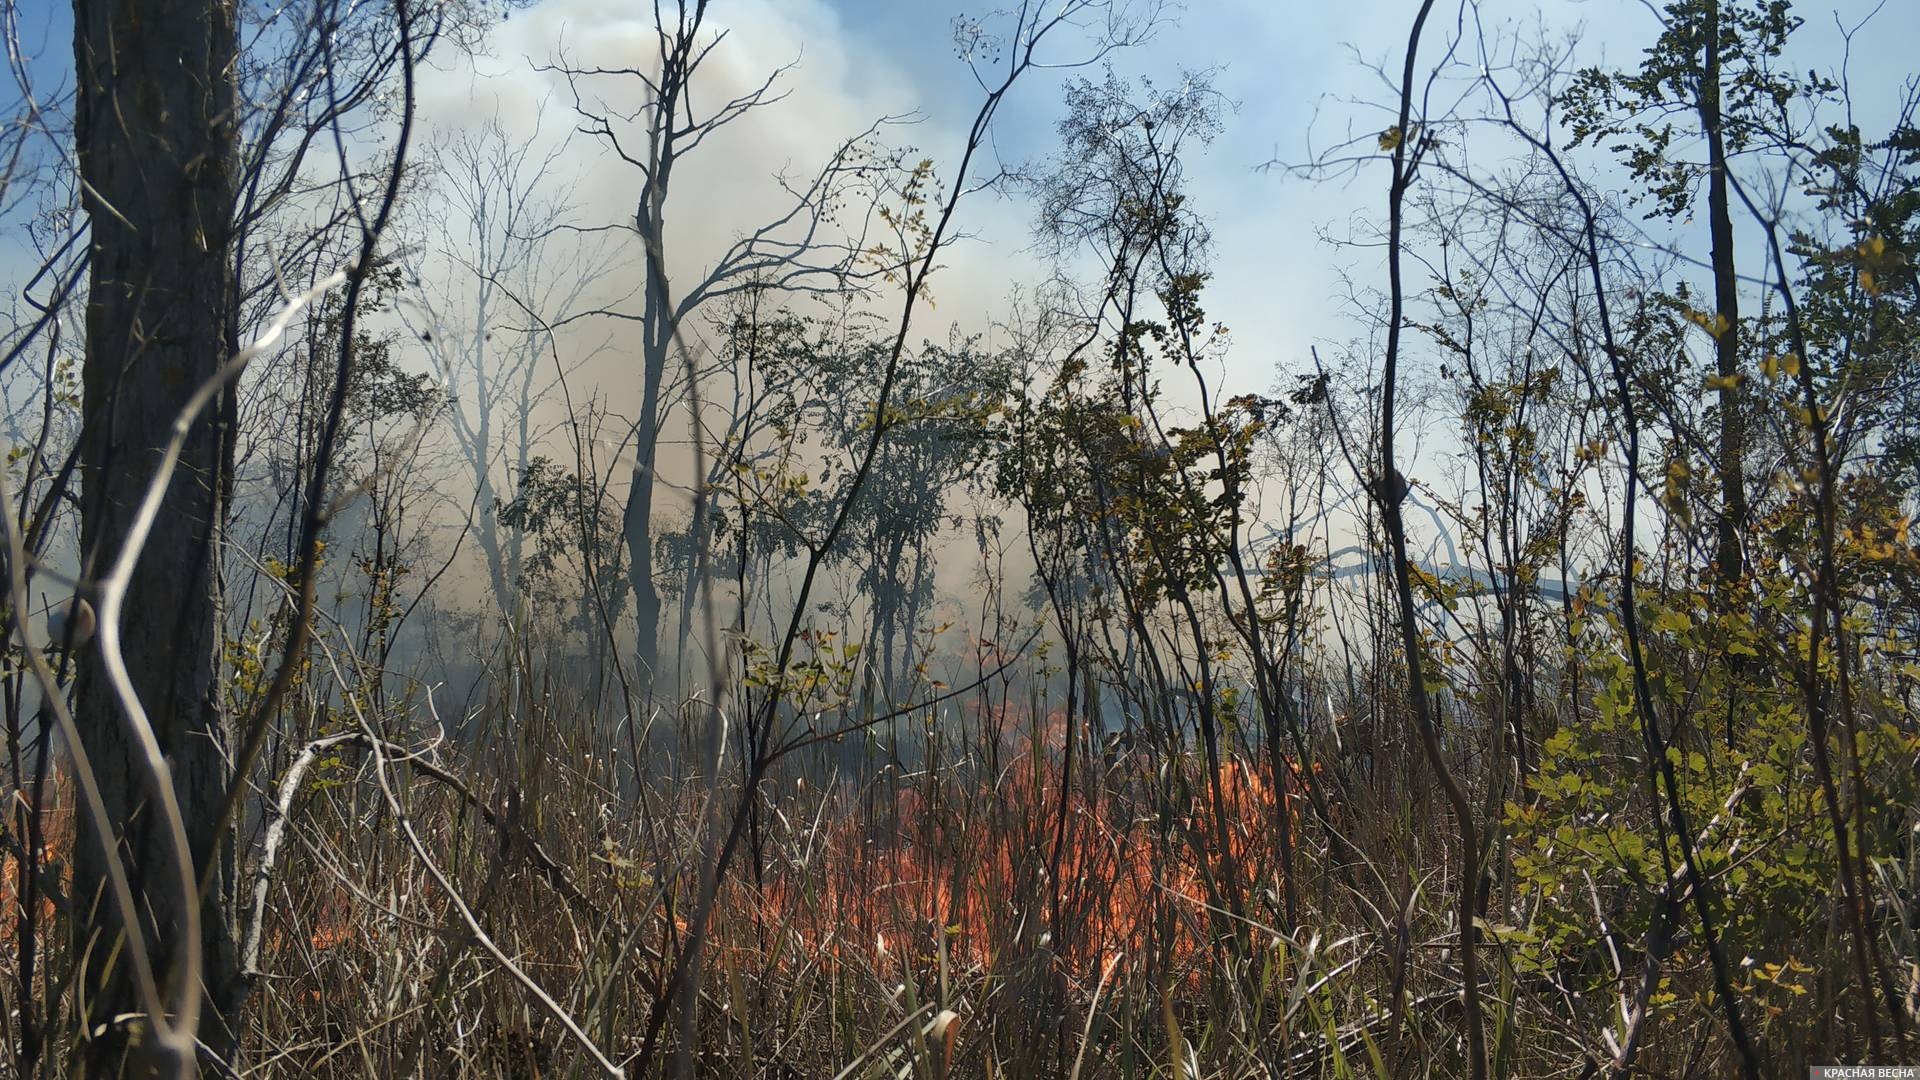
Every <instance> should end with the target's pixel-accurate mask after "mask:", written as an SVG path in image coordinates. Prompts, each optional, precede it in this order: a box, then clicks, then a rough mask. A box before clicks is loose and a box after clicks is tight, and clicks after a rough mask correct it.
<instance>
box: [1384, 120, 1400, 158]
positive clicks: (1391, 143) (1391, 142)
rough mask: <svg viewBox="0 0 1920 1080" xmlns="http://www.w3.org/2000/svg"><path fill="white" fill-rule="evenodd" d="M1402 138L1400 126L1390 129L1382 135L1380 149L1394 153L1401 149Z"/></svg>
mask: <svg viewBox="0 0 1920 1080" xmlns="http://www.w3.org/2000/svg"><path fill="white" fill-rule="evenodd" d="M1402 137H1403V136H1402V135H1401V133H1400V126H1399V125H1398V124H1396V125H1394V126H1393V127H1390V128H1388V129H1387V130H1385V131H1383V132H1381V133H1380V149H1381V150H1383V151H1385V152H1387V153H1392V152H1393V151H1394V150H1396V149H1398V148H1399V146H1400V140H1401V138H1402Z"/></svg>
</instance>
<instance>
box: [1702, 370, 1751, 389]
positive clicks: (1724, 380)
mask: <svg viewBox="0 0 1920 1080" xmlns="http://www.w3.org/2000/svg"><path fill="white" fill-rule="evenodd" d="M1745 378H1746V376H1744V375H1741V374H1740V373H1739V372H1734V373H1733V374H1732V375H1709V376H1707V389H1709V390H1738V389H1740V383H1741V381H1742V380H1743V379H1745Z"/></svg>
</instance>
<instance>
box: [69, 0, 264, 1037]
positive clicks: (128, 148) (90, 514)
mask: <svg viewBox="0 0 1920 1080" xmlns="http://www.w3.org/2000/svg"><path fill="white" fill-rule="evenodd" d="M235 26H236V17H235V7H234V5H233V3H232V0H138V2H132V0H75V3H74V53H75V60H76V70H77V72H78V99H77V101H78V104H77V125H76V141H77V148H78V152H79V161H80V174H81V176H82V177H83V178H84V179H85V181H86V183H87V185H88V190H87V193H86V205H87V211H88V216H89V219H90V223H91V229H92V265H91V275H92V277H91V282H90V289H91V291H90V293H89V298H88V302H87V311H86V365H85V373H84V397H85V402H84V404H85V415H86V419H85V423H84V427H83V431H82V434H81V447H82V457H81V460H82V463H83V468H84V472H83V481H82V485H83V500H82V510H81V550H82V551H83V553H84V559H85V573H86V574H87V575H88V576H89V577H90V578H94V577H98V576H99V575H101V574H104V573H105V572H106V571H107V570H108V568H109V567H110V566H111V565H112V563H113V560H114V558H115V557H116V556H117V555H118V553H119V551H120V549H121V547H122V545H123V542H124V538H125V536H126V534H127V531H128V528H129V526H130V524H131V522H132V518H133V516H134V513H135V512H136V509H137V507H138V505H139V503H140V500H141V497H142V495H143V494H144V492H145V490H146V488H147V485H148V482H149V479H150V478H151V477H152V476H153V475H154V471H155V467H156V465H157V464H158V462H159V460H160V457H161V454H162V450H163V448H164V447H165V446H166V445H167V442H168V438H169V435H170V429H171V427H172V424H173V421H174V418H175V416H176V415H177V414H178V413H179V411H180V409H181V407H182V406H183V405H184V404H185V402H186V400H187V399H188V397H190V396H191V395H192V394H193V393H194V391H195V390H196V389H197V388H198V387H199V386H200V385H201V384H202V383H204V382H205V381H206V380H207V379H208V378H210V377H211V376H212V375H213V374H214V373H215V372H216V371H218V370H219V368H220V366H221V364H222V363H223V361H224V359H225V357H226V355H227V352H228V349H229V344H230V343H229V342H228V340H227V339H228V336H229V325H230V317H231V313H232V311H233V304H234V291H233V283H232V275H231V271H230V267H229V263H228V258H227V256H228V244H229V232H230V221H231V216H232V207H233V176H232V168H233V161H234V156H233V148H234V141H233V140H234V126H233V121H234V108H235V100H234V89H233V81H232V80H233V60H234V35H235ZM230 415H231V413H230V410H229V409H228V408H227V407H226V404H225V403H224V402H222V403H218V404H216V406H215V407H214V408H212V409H209V410H207V411H205V412H204V413H203V414H202V416H201V417H200V419H199V420H198V421H196V422H195V424H194V425H193V428H192V429H191V432H190V434H189V436H188V438H187V440H186V444H185V448H184V453H183V454H182V456H181V460H180V464H179V469H178V471H177V472H176V473H175V474H174V476H173V479H172V483H171V484H170V485H169V487H168V490H167V496H166V501H165V503H163V504H162V507H161V510H160V514H159V518H158V520H157V521H156V522H155V524H154V527H153V531H152V535H151V537H150V538H149V539H148V541H147V543H146V547H145V549H144V551H143V552H142V554H141V556H140V560H139V562H138V564H137V567H136V569H135V572H134V574H133V578H132V581H131V583H130V585H129V588H128V590H127V593H126V598H125V608H124V615H123V618H122V619H121V628H120V629H121V633H122V651H123V654H124V657H125V661H126V667H127V672H128V674H129V676H130V679H131V682H132V685H133V688H134V690H135V691H136V692H137V693H138V694H139V696H140V699H141V701H142V702H143V703H144V704H145V707H146V710H147V713H148V716H149V718H150V720H151V722H152V724H153V728H154V734H155V736H156V737H157V739H158V740H159V744H160V747H161V749H162V750H163V751H164V752H165V753H166V755H167V759H168V762H169V765H170V767H171V769H172V780H173V784H174V788H175V791H176V794H177V797H178V799H179V802H180V805H181V809H182V813H183V815H184V817H185V819H186V828H187V835H188V840H189V843H190V844H191V847H192V850H193V854H194V858H195V860H196V862H197V863H198V864H199V865H200V866H201V867H202V868H205V867H209V866H211V867H212V868H213V877H212V887H211V889H210V890H209V891H208V892H207V893H206V898H205V900H204V901H203V902H201V925H202V928H203V933H202V940H201V948H202V952H203V961H202V962H203V965H204V966H203V969H202V970H203V980H204V982H203V985H204V989H205V992H206V994H207V995H208V1002H207V1005H208V1009H207V1010H206V1011H205V1012H203V1014H202V1015H203V1017H204V1020H203V1022H202V1024H201V1027H200V1032H199V1035H200V1038H201V1040H202V1042H203V1043H204V1044H205V1045H206V1046H207V1047H208V1048H209V1049H210V1050H212V1051H213V1052H214V1053H216V1054H219V1055H222V1056H227V1055H228V1054H230V1052H231V1050H232V1047H233V1043H234V1038H233V1034H232V1031H231V1029H230V1027H229V1021H230V1020H231V1019H232V1008H233V1007H234V1003H235V1002H236V1001H237V1000H238V998H237V989H238V985H239V980H238V978H237V955H236V950H235V944H234V937H233V924H232V920H231V912H232V910H233V909H232V906H231V903H230V900H231V896H230V889H231V886H232V882H233V875H232V869H233V866H232V857H233V853H232V849H231V846H230V845H229V844H225V843H221V842H219V840H218V838H217V836H216V835H215V829H214V817H215V815H216V814H217V812H218V808H219V806H220V803H221V799H222V797H223V796H224V794H225V791H226V787H227V783H226V781H227V773H226V769H225V766H224V764H223V762H224V758H225V754H226V753H227V745H226V744H227V741H228V730H227V727H226V723H225V720H224V718H223V716H222V714H221V710H220V701H219V691H220V687H219V680H218V678H217V671H218V658H219V649H220V636H219V630H218V625H217V622H216V613H217V610H218V608H217V601H218V595H217V594H218V584H219V583H218V580H217V566H218V563H217V547H218V541H219V529H220V521H221V516H222V511H223V502H224V494H225V492H224V488H225V484H226V480H227V475H228V472H229V466H230V462H231V456H230V455H231V444H230V443H229V442H228V441H227V440H226V438H225V437H224V433H223V432H222V431H221V430H220V429H221V426H222V425H221V423H220V418H222V417H225V416H230ZM76 719H77V722H78V725H79V730H80V736H81V739H82V740H83V741H84V743H85V745H86V747H87V749H88V751H89V753H90V754H91V756H92V761H93V765H94V767H95V769H96V771H97V773H98V779H99V784H100V789H101V792H102V794H103V795H104V797H105V800H106V805H107V808H108V811H109V815H110V817H111V819H112V820H113V822H114V823H115V825H116V827H117V829H118V832H119V835H118V836H116V837H115V838H114V839H115V840H116V841H117V843H118V844H119V846H120V851H121V853H122V857H123V858H124V859H125V860H126V862H127V864H128V869H129V871H130V874H131V876H132V880H133V886H134V891H135V896H136V897H137V898H138V900H139V903H140V904H141V905H142V910H143V912H144V913H145V915H146V918H147V920H148V921H147V924H146V926H145V932H146V934H147V939H146V940H147V941H148V943H149V946H150V947H151V948H153V949H154V950H155V951H156V953H157V955H155V956H154V958H153V959H154V969H155V971H156V974H159V973H164V972H167V971H169V970H170V968H171V967H172V965H173V963H174V961H175V960H176V959H177V958H178V956H179V955H180V952H179V947H180V943H181V942H180V937H181V934H180V927H181V925H182V917H183V909H182V908H181V904H182V903H183V902H184V901H183V900H182V898H181V896H180V895H179V890H178V888H177V886H176V882H175V877H174V875H175V874H177V873H178V868H177V867H175V866H174V865H173V860H172V859H171V858H170V856H169V855H168V854H167V852H168V850H169V848H168V845H167V842H166V837H165V831H164V827H163V824H162V822H161V821H160V816H159V814H158V813H156V812H155V811H154V809H153V806H152V798H151V795H152V788H151V786H150V784H149V782H148V779H147V774H146V770H145V768H144V766H143V765H142V764H141V763H140V760H139V752H138V750H137V749H136V747H135V746H134V745H133V744H132V742H131V740H130V739H129V737H128V734H127V718H126V716H125V715H124V713H123V712H122V710H121V708H120V706H119V703H118V702H117V700H116V698H115V697H114V694H113V690H112V688H111V687H110V686H109V685H108V683H107V681H106V679H105V677H104V673H103V671H102V668H101V665H100V663H99V661H98V658H97V655H95V654H91V653H90V654H89V655H88V656H87V658H86V660H85V661H83V662H82V664H81V665H80V669H79V681H78V687H77V702H76ZM80 822H81V828H82V829H83V830H85V829H88V825H87V818H86V817H85V816H84V815H83V816H82V817H81V818H80ZM75 853H76V857H75V866H74V890H75V894H74V895H75V900H76V902H77V903H78V904H79V905H80V906H81V910H83V911H91V912H92V915H91V917H90V918H89V919H88V920H87V921H86V922H85V923H84V926H85V932H86V933H89V934H91V935H92V937H93V941H92V943H91V951H90V952H89V954H88V962H87V966H86V969H85V970H84V971H83V972H82V976H81V977H82V978H83V980H84V984H83V985H84V994H83V999H84V1000H85V1001H86V1003H87V1008H88V1014H87V1016H86V1018H85V1026H86V1028H87V1029H88V1030H89V1031H96V1030H102V1027H103V1026H104V1034H103V1035H102V1036H101V1037H98V1038H95V1039H93V1040H92V1041H91V1042H90V1044H89V1046H88V1047H87V1048H86V1049H85V1052H84V1055H85V1059H86V1062H87V1064H86V1066H85V1067H84V1069H83V1071H85V1072H86V1073H87V1074H89V1075H108V1074H111V1073H114V1072H118V1071H119V1069H120V1062H121V1061H122V1060H123V1056H124V1055H125V1054H126V1053H127V1052H128V1050H129V1048H130V1043H131V1042H133V1041H134V1040H133V1039H132V1037H131V1036H132V1033H133V1030H134V1028H133V1027H132V1026H131V1025H128V1024H125V1023H117V1022H115V1021H114V1018H115V1017H120V1016H124V1015H125V1014H128V1013H140V1012H142V1011H143V1010H142V1006H141V1003H140V999H139V997H138V995H137V992H136V988H135V987H134V986H133V985H132V983H131V981H130V980H129V978H128V976H127V970H128V964H127V962H126V960H125V958H124V956H121V957H119V958H118V962H114V959H113V957H112V953H113V946H114V944H115V937H116V936H117V935H118V934H119V932H120V927H119V923H118V918H117V915H116V913H115V911H114V908H113V905H112V903H111V901H110V900H108V899H107V898H106V897H105V890H104V889H103V888H102V883H103V882H104V880H105V876H106V875H105V867H104V865H103V863H102V860H101V858H100V856H99V854H98V839H97V838H96V837H93V836H90V835H83V836H82V837H81V838H80V840H79V842H78V843H76V845H75ZM161 977H162V978H164V975H162V976H161ZM148 1068H150V1066H148V1065H146V1064H144V1063H136V1070H135V1071H145V1070H146V1069H148Z"/></svg>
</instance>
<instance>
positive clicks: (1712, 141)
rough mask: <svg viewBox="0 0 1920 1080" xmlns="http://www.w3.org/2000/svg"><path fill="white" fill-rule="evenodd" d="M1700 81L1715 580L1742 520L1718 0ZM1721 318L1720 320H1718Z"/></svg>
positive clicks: (1732, 571)
mask: <svg viewBox="0 0 1920 1080" xmlns="http://www.w3.org/2000/svg"><path fill="white" fill-rule="evenodd" d="M1702 33H1703V34H1704V36H1705V38H1706V40H1705V43H1704V48H1705V57H1704V60H1705V63H1704V70H1703V71H1702V74H1701V80H1700V128H1701V130H1702V132H1704V133H1705V135H1706V137H1707V225H1708V229H1709V230H1710V231H1711V233H1712V236H1713V256H1712V257H1713V303H1714V307H1715V309H1716V311H1715V313H1714V315H1715V317H1714V320H1713V324H1714V339H1713V358H1714V373H1715V374H1716V375H1718V376H1719V379H1720V461H1719V463H1718V464H1719V470H1720V504H1721V505H1720V524H1719V535H1718V539H1719V545H1718V551H1717V557H1716V561H1717V562H1718V564H1719V574H1720V580H1722V581H1733V580H1735V579H1737V578H1739V577H1740V575H1741V573H1742V572H1743V571H1744V559H1743V556H1742V551H1741V547H1740V538H1741V534H1742V533H1743V532H1744V531H1745V529H1746V521H1747V475H1746V465H1745V459H1746V453H1747V434H1746V419H1745V415H1744V413H1743V412H1742V408H1743V406H1742V403H1741V400H1740V399H1741V393H1740V386H1739V384H1738V381H1737V380H1738V378H1739V375H1740V283H1739V279H1738V278H1737V277H1736V276H1735V272H1734V265H1733V215H1732V211H1731V210H1730V208H1729V207H1728V204H1727V141H1726V137H1725V134H1724V132H1723V130H1722V129H1723V127H1724V125H1723V124H1722V122H1721V111H1720V5H1719V3H1718V2H1717V0H1709V2H1708V4H1707V6H1706V11H1705V17H1704V19H1703V20H1702ZM1722 319H1724V320H1726V321H1725V322H1721V320H1722Z"/></svg>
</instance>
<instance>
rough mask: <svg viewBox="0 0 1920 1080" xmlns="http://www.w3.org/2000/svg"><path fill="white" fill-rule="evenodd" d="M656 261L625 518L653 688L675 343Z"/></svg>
mask: <svg viewBox="0 0 1920 1080" xmlns="http://www.w3.org/2000/svg"><path fill="white" fill-rule="evenodd" d="M654 220H655V221H656V222H657V221H658V220H659V219H658V218H655V219H654ZM652 264H653V260H652V259H649V260H648V271H647V272H648V277H649V283H648V288H647V298H646V307H645V309H644V311H643V313H642V318H641V350H642V352H643V354H644V355H643V357H642V361H643V364H644V365H645V371H644V382H643V386H642V390H641V402H640V415H639V417H638V419H636V420H635V422H634V446H633V481H632V483H631V485H630V486H629V487H628V488H627V505H626V509H625V512H624V513H623V514H622V517H621V530H622V532H624V533H625V535H626V542H627V582H628V585H629V587H631V588H632V590H633V621H634V649H635V660H636V663H635V671H636V674H637V676H638V677H639V678H640V679H641V680H643V681H644V682H645V684H646V685H647V687H648V688H649V691H651V689H652V688H653V686H654V684H655V682H656V681H657V675H658V672H659V664H660V590H659V588H658V587H657V586H656V585H655V584H654V581H653V492H654V480H655V475H656V474H655V469H656V466H657V464H658V462H659V456H660V428H661V420H662V417H661V416H660V412H661V409H660V391H661V384H662V383H663V382H664V381H665V378H666V367H667V354H668V351H669V348H670V346H671V342H672V331H671V330H670V329H669V327H670V325H671V321H672V320H671V316H670V315H669V314H668V312H667V310H666V305H665V304H664V303H662V302H661V300H660V297H659V292H660V289H659V288H658V287H657V286H656V285H655V284H654V283H653V281H652V280H651V279H652V276H653V274H654V270H653V265H652ZM696 539H697V538H696Z"/></svg>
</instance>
